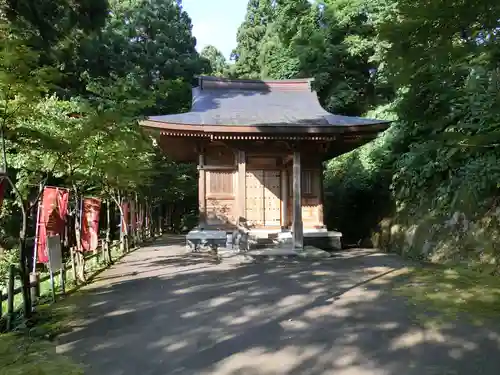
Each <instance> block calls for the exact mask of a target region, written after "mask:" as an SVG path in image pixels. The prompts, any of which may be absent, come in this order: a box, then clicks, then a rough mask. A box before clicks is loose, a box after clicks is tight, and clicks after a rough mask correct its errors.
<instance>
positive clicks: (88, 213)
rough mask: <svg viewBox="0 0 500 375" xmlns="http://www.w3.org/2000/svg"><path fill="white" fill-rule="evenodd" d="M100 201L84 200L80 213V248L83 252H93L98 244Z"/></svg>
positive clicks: (96, 199) (95, 199)
mask: <svg viewBox="0 0 500 375" xmlns="http://www.w3.org/2000/svg"><path fill="white" fill-rule="evenodd" d="M100 211H101V200H100V199H98V198H85V199H84V200H83V212H82V248H83V251H94V250H95V249H97V246H98V244H99V213H100Z"/></svg>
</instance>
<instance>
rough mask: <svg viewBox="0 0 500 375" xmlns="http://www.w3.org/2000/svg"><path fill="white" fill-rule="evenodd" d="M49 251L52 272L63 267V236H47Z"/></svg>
mask: <svg viewBox="0 0 500 375" xmlns="http://www.w3.org/2000/svg"><path fill="white" fill-rule="evenodd" d="M47 253H48V255H49V268H50V271H51V272H53V273H54V272H57V271H59V270H61V269H62V268H63V260H62V251H61V237H60V236H59V235H58V234H56V235H55V236H47Z"/></svg>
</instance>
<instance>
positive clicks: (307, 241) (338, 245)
mask: <svg viewBox="0 0 500 375" xmlns="http://www.w3.org/2000/svg"><path fill="white" fill-rule="evenodd" d="M246 235H247V236H248V239H247V240H248V243H249V245H248V249H249V250H255V249H261V250H263V249H272V248H284V249H291V248H292V246H293V233H292V232H291V231H290V230H279V229H274V230H272V229H250V230H248V233H247V234H246ZM233 240H234V238H233V231H232V230H227V229H204V228H193V229H192V230H191V231H190V232H189V233H188V234H187V235H186V244H187V246H188V247H189V248H191V249H193V250H196V249H197V248H198V247H199V246H202V245H207V246H217V247H226V248H233V247H234V246H233V243H232V241H233ZM304 246H305V247H314V248H317V249H320V250H324V251H336V250H341V249H342V233H340V232H336V231H328V230H327V229H324V228H321V229H309V228H305V229H304Z"/></svg>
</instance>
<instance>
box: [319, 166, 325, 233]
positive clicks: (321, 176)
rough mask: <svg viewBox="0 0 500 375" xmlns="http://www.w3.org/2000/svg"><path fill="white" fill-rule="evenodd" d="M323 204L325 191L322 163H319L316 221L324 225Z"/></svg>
mask: <svg viewBox="0 0 500 375" xmlns="http://www.w3.org/2000/svg"><path fill="white" fill-rule="evenodd" d="M324 206H325V191H324V186H323V163H321V164H320V165H319V206H318V222H319V224H320V225H321V226H324V225H325V217H324Z"/></svg>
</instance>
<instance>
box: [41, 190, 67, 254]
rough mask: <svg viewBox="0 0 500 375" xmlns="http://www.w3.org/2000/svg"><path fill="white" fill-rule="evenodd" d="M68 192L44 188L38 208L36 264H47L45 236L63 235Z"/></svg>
mask: <svg viewBox="0 0 500 375" xmlns="http://www.w3.org/2000/svg"><path fill="white" fill-rule="evenodd" d="M68 201H69V190H67V189H62V188H56V187H49V186H48V187H45V188H44V189H43V195H42V200H41V202H40V203H39V208H38V221H37V235H36V254H37V262H39V263H48V261H49V256H48V254H47V236H54V235H56V234H58V235H60V236H61V238H62V236H63V233H64V223H65V222H66V215H67V213H68Z"/></svg>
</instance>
